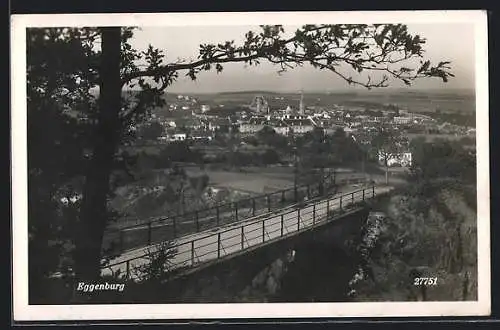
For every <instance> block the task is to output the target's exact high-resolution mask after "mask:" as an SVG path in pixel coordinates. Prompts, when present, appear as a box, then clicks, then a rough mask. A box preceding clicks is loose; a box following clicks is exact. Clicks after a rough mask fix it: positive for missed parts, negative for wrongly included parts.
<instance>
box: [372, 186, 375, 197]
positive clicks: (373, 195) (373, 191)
mask: <svg viewBox="0 0 500 330" xmlns="http://www.w3.org/2000/svg"><path fill="white" fill-rule="evenodd" d="M373 197H375V186H372V198H373Z"/></svg>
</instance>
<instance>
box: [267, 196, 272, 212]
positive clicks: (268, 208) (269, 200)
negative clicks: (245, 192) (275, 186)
mask: <svg viewBox="0 0 500 330" xmlns="http://www.w3.org/2000/svg"><path fill="white" fill-rule="evenodd" d="M266 199H267V212H271V198H270V196H269V195H266Z"/></svg>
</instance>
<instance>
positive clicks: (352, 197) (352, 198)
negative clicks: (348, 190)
mask: <svg viewBox="0 0 500 330" xmlns="http://www.w3.org/2000/svg"><path fill="white" fill-rule="evenodd" d="M351 204H352V205H354V191H353V192H352V194H351Z"/></svg>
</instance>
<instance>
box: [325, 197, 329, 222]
mask: <svg viewBox="0 0 500 330" xmlns="http://www.w3.org/2000/svg"><path fill="white" fill-rule="evenodd" d="M329 216H330V200H329V199H327V200H326V218H327V219H328V217H329Z"/></svg>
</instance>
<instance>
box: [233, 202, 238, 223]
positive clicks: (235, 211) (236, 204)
mask: <svg viewBox="0 0 500 330" xmlns="http://www.w3.org/2000/svg"><path fill="white" fill-rule="evenodd" d="M234 214H235V216H236V221H238V202H236V203H234Z"/></svg>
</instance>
